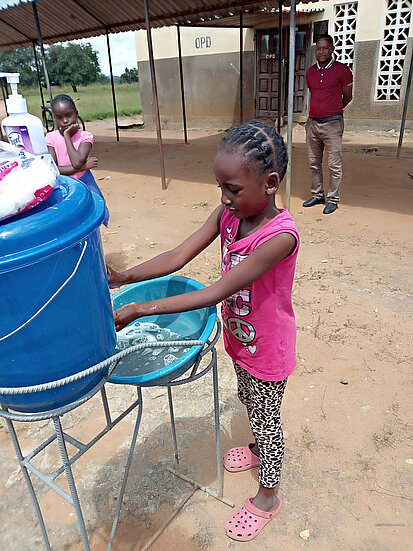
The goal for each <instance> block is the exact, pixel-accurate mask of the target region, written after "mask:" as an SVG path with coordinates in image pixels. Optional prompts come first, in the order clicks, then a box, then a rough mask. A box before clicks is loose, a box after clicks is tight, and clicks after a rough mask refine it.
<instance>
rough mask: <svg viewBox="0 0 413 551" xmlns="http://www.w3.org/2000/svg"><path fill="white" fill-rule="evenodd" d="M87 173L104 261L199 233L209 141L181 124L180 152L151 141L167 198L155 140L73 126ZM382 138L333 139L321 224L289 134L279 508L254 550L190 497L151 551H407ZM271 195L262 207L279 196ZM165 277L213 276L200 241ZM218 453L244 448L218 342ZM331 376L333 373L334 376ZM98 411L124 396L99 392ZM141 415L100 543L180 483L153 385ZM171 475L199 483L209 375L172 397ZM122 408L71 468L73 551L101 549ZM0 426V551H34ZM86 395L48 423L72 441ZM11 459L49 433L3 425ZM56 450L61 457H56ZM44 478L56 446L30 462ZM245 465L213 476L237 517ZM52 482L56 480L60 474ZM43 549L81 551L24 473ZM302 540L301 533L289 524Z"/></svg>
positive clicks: (404, 218) (392, 244)
mask: <svg viewBox="0 0 413 551" xmlns="http://www.w3.org/2000/svg"><path fill="white" fill-rule="evenodd" d="M88 129H89V130H91V131H92V132H94V134H95V138H96V147H95V153H96V155H97V156H98V158H99V169H98V170H96V171H95V176H96V178H97V179H99V184H100V185H101V187H102V189H103V191H104V193H105V195H106V198H107V202H108V205H109V208H110V212H111V219H110V224H109V227H108V228H107V229H106V228H103V229H102V236H103V243H104V250H105V254H106V258H107V261H108V263H109V264H111V265H112V266H113V267H115V268H117V269H123V268H126V267H128V266H131V265H133V264H134V263H138V262H140V261H143V260H146V259H148V258H150V257H151V256H153V255H154V254H157V253H160V252H162V251H164V250H167V249H168V248H170V247H172V246H174V245H175V244H177V243H179V242H180V241H181V240H182V239H184V238H185V236H187V235H188V234H189V233H191V232H193V231H194V230H196V229H197V228H199V226H200V224H202V222H203V221H204V220H205V219H206V217H207V216H208V214H209V213H210V212H211V211H212V210H213V209H214V207H215V206H216V204H217V203H218V202H219V190H218V189H217V187H216V184H215V182H214V177H213V175H212V160H213V158H214V155H215V152H216V149H217V145H218V143H219V141H220V139H221V138H222V135H223V134H222V133H219V132H217V133H214V132H212V131H211V132H204V131H191V132H190V134H189V137H190V143H189V145H185V144H184V143H183V140H182V137H181V135H180V134H178V133H173V132H164V138H165V157H166V173H167V178H168V189H167V190H166V191H162V189H161V184H160V178H159V174H160V169H159V158H158V153H157V147H156V136H155V135H154V133H152V132H148V131H145V130H138V129H131V130H122V131H121V141H120V142H119V143H116V141H115V140H114V131H113V128H112V122H111V121H100V122H97V123H94V124H89V125H88ZM396 145H397V137H396V136H395V132H394V131H393V132H392V131H391V129H390V131H388V132H373V131H346V133H345V139H344V180H343V187H342V202H341V203H340V207H339V209H338V211H337V212H335V213H334V214H332V215H329V216H325V215H323V214H322V207H321V206H320V207H318V206H317V207H313V208H310V209H303V208H302V206H301V205H302V202H303V200H305V199H308V198H309V196H310V195H309V171H308V167H307V157H306V149H305V143H304V131H303V129H302V127H297V128H295V130H294V149H293V178H292V198H291V209H290V210H291V213H292V215H293V216H294V218H295V221H296V223H297V226H298V229H299V231H300V234H301V238H302V245H301V251H300V254H299V258H298V265H297V272H296V278H295V286H294V304H295V312H296V317H297V327H298V346H297V369H296V371H295V373H294V374H293V375H292V376H291V377H290V380H289V382H288V385H287V390H286V394H285V398H284V403H283V427H284V431H285V437H286V455H285V461H284V469H283V477H282V484H281V486H280V495H281V497H282V499H283V501H284V506H283V508H282V510H281V512H280V514H279V516H278V517H277V519H275V520H273V521H272V522H271V523H270V524H269V525H268V526H267V527H266V528H265V530H264V531H263V532H262V534H261V535H259V536H258V537H257V538H256V539H255V540H254V541H252V542H250V543H244V544H243V543H238V542H234V541H232V540H229V539H228V538H227V537H226V535H225V533H224V528H223V526H224V522H225V520H226V518H227V517H228V516H229V515H230V514H232V513H233V511H234V510H233V509H231V508H230V507H228V506H227V505H225V504H223V503H221V502H219V501H217V500H215V499H214V498H212V497H210V496H207V495H206V494H205V493H203V492H201V491H197V492H196V493H195V494H194V495H193V497H192V498H191V499H190V500H189V501H188V502H187V504H186V505H185V507H184V508H183V509H182V510H181V511H180V513H179V514H178V515H177V516H176V517H175V519H174V520H173V521H172V522H171V524H170V525H169V526H168V528H167V529H166V530H165V531H164V532H163V534H162V535H161V536H160V537H159V539H158V540H157V541H156V542H155V543H154V544H153V546H152V547H151V550H152V551H166V550H168V551H178V550H182V549H183V550H188V551H201V550H211V551H222V550H224V549H237V550H240V551H241V550H243V549H247V548H248V549H250V550H257V551H258V550H259V551H281V550H283V551H296V550H298V549H307V550H308V551H315V550H317V551H324V550H325V551H336V550H337V551H338V550H344V551H399V550H400V551H401V550H408V549H413V544H412V541H413V529H412V519H413V489H412V488H413V431H412V429H413V418H412V407H411V403H412V397H413V393H412V387H413V375H412V365H413V347H412V336H411V335H412V310H413V299H412V288H413V285H412V236H413V216H412V205H413V180H412V179H411V178H410V177H409V174H408V173H409V172H410V173H412V174H413V136H412V135H406V138H405V144H404V148H403V153H402V157H401V159H399V160H397V159H396V158H395V151H396ZM284 189H285V188H284V186H283V187H282V189H281V192H280V196H279V198H278V206H279V207H283V206H284V204H285V191H284ZM181 274H183V275H186V276H190V277H193V278H195V279H197V280H199V281H201V282H202V283H204V284H206V285H208V284H211V283H213V282H214V281H215V280H216V279H217V277H218V274H219V246H218V243H215V244H213V245H212V246H210V247H209V249H208V250H207V251H205V252H204V253H203V254H201V255H200V256H199V257H198V258H197V259H195V260H194V261H193V262H191V264H190V265H188V266H187V267H186V268H185V269H183V270H182V271H181ZM218 361H219V378H220V407H221V424H222V446H223V450H225V449H227V448H228V447H230V446H234V445H243V444H246V443H248V442H249V441H250V440H251V436H250V433H249V429H248V422H247V419H246V416H245V414H244V411H243V408H242V407H241V405H240V404H239V402H238V401H237V397H236V389H235V378H234V374H233V372H232V367H231V363H230V361H229V360H228V358H227V357H226V355H225V353H224V351H223V347H222V343H221V342H220V343H219V345H218ZM343 379H344V380H345V381H347V383H346V384H343ZM106 386H107V389H108V394H109V398H110V404H111V408H112V410H113V411H114V412H115V413H116V412H117V411H120V410H121V409H122V408H124V407H125V404H126V405H127V404H129V403H130V402H131V399H132V397H133V396H134V395H135V394H134V389H133V388H130V387H126V386H125V387H123V386H116V385H111V384H107V385H106ZM143 393H144V413H143V418H142V427H141V430H140V433H139V437H138V442H137V447H136V453H135V457H134V462H133V465H132V470H131V474H130V477H129V483H128V487H127V490H126V495H125V503H124V507H123V509H122V514H121V518H120V523H119V528H118V531H117V534H116V538H115V542H114V546H113V549H114V550H116V551H138V550H140V549H142V548H143V547H144V545H145V543H146V542H148V541H149V540H150V538H151V537H152V536H153V535H154V534H155V532H156V531H157V530H158V529H159V527H160V526H161V525H162V523H163V522H164V520H165V519H166V518H167V517H168V516H169V515H170V514H171V513H172V511H173V509H174V508H175V507H176V506H177V505H178V504H179V503H180V501H181V500H182V499H184V498H185V497H187V496H188V495H189V494H190V492H191V486H190V485H189V484H187V483H186V482H183V481H181V480H180V479H178V478H175V477H174V476H173V475H172V474H170V472H168V471H167V467H170V466H173V450H172V440H171V435H170V426H169V417H168V402H167V394H166V390H165V389H163V388H160V387H154V388H147V389H143ZM174 399H175V415H176V419H177V431H178V441H179V446H180V453H181V466H180V469H181V470H182V472H184V473H186V474H187V475H188V476H190V477H192V478H194V479H196V480H198V481H200V482H201V483H203V484H205V485H211V486H213V487H216V486H217V480H216V468H215V459H214V458H215V439H214V422H213V415H212V411H213V410H212V407H213V402H212V387H211V375H210V374H208V375H206V376H205V377H204V378H202V379H200V380H199V381H198V382H196V383H192V384H191V385H184V386H183V387H182V388H177V389H176V390H174ZM134 421H135V414H131V415H129V416H128V417H127V418H126V419H125V420H123V421H122V422H121V423H120V424H119V425H118V426H117V427H116V428H114V429H112V430H111V431H110V432H109V434H108V435H106V436H105V437H104V438H103V439H102V440H101V441H100V442H99V443H98V444H96V445H95V447H93V448H92V449H91V450H89V452H87V453H86V454H85V455H84V456H83V458H82V459H81V460H80V461H78V462H77V463H75V466H74V473H75V477H76V481H77V485H78V490H79V494H80V499H81V502H82V506H83V509H84V513H85V517H86V523H87V529H88V533H89V537H90V543H91V549H92V550H93V551H101V550H104V549H106V544H107V540H108V537H109V534H110V529H111V524H112V519H113V516H114V512H115V507H116V500H117V496H118V495H119V490H120V479H121V476H122V473H123V469H124V464H125V460H126V455H127V451H128V446H129V442H130V438H131V435H132V429H133V424H134ZM1 424H2V425H3V427H2V428H1V429H0V457H1V464H2V469H1V471H0V541H1V542H2V544H1V549H4V550H6V549H7V550H13V551H31V550H36V549H43V544H42V539H41V533H40V529H39V527H38V526H37V523H36V520H35V518H34V513H33V509H32V505H31V502H30V499H29V496H28V493H27V491H26V488H25V484H24V480H23V478H22V476H21V474H20V472H19V469H18V465H17V461H16V459H15V456H14V451H13V447H12V444H11V441H10V437H9V435H8V434H7V431H6V428H5V426H4V425H5V423H4V422H3V421H2V422H1ZM103 424H104V417H103V410H102V408H101V406H100V401H99V399H98V397H95V398H93V399H91V400H90V401H89V402H87V403H86V404H85V405H83V406H81V407H80V408H78V409H77V410H75V411H74V412H72V413H70V414H67V415H65V416H64V417H63V426H64V428H65V430H66V431H67V432H68V433H69V434H71V435H72V436H75V437H76V438H79V439H80V440H82V441H87V439H88V438H91V437H92V436H94V434H96V431H97V430H99V429H100V428H102V427H103ZM17 428H18V433H19V436H20V438H21V441H22V446H23V452H24V453H28V452H29V451H30V450H31V449H33V447H35V446H36V445H38V444H39V443H40V441H42V439H44V438H45V437H46V436H47V435H49V434H50V433H51V426H50V422H41V423H30V424H18V425H17ZM69 452H70V453H73V450H72V449H69ZM37 464H38V466H39V467H40V468H43V469H44V470H46V471H48V472H50V471H52V470H53V469H54V468H56V466H57V465H58V464H59V463H58V452H57V449H54V448H52V447H50V449H49V448H48V449H47V450H46V451H45V452H43V453H42V454H41V455H40V456H39V457H38V462H37ZM256 480H257V472H256V470H254V471H247V472H244V473H238V474H230V473H226V472H225V474H224V495H225V497H226V498H228V499H229V500H231V501H233V502H235V505H236V508H237V509H238V508H239V507H240V506H241V505H242V504H243V502H244V501H245V499H246V498H247V497H249V496H252V495H255V494H254V492H255V491H256V487H257V482H256ZM58 481H59V483H60V484H61V485H62V486H63V487H65V482H64V481H63V477H59V479H58ZM34 485H35V488H36V490H37V491H38V492H39V496H40V505H41V507H42V510H43V512H44V515H45V518H46V522H47V526H48V529H49V533H50V539H51V543H52V547H53V549H56V550H59V551H79V550H81V549H83V547H82V544H81V540H80V537H79V532H78V529H77V525H76V521H75V514H74V510H73V509H72V507H71V506H70V505H68V504H67V503H66V502H64V501H63V500H62V499H61V498H60V497H58V496H57V495H56V494H55V493H54V492H53V491H52V490H48V491H46V489H45V487H44V485H43V484H42V483H41V482H40V481H38V480H35V481H34ZM306 531H308V532H306Z"/></svg>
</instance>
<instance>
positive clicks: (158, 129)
mask: <svg viewBox="0 0 413 551" xmlns="http://www.w3.org/2000/svg"><path fill="white" fill-rule="evenodd" d="M144 7H145V22H146V37H147V41H148V51H149V65H150V69H151V80H152V94H153V108H154V111H155V121H156V134H157V137H158V147H159V154H160V161H161V178H162V189H166V177H165V159H164V154H163V144H162V132H161V120H160V117H159V103H158V90H157V87H156V76H155V62H154V58H153V46H152V34H151V20H150V17H149V5H148V0H144Z"/></svg>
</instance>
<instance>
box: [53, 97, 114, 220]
mask: <svg viewBox="0 0 413 551" xmlns="http://www.w3.org/2000/svg"><path fill="white" fill-rule="evenodd" d="M51 107H52V111H53V117H54V119H55V121H56V123H57V126H58V130H53V132H49V133H48V134H46V143H47V147H48V150H49V153H50V154H51V155H52V157H53V159H54V161H55V163H56V164H57V167H58V169H59V172H60V174H63V175H65V176H73V178H77V179H78V180H80V181H81V182H83V183H84V184H86V186H87V187H88V188H89V189H90V190H91V191H94V192H95V193H97V194H98V195H100V196H101V197H102V199H104V197H103V194H102V192H101V190H100V188H99V186H98V185H97V183H96V180H95V178H94V177H93V174H92V172H91V170H90V169H91V168H96V167H97V165H98V160H97V158H96V157H89V154H90V151H91V149H92V146H93V134H91V133H90V132H86V131H85V130H80V128H79V126H78V125H77V118H78V115H79V114H78V111H77V109H76V106H75V102H74V101H73V100H72V98H71V97H70V96H67V95H66V94H60V95H58V96H56V97H55V98H54V99H53V100H52V104H51ZM108 221H109V210H108V209H107V207H106V209H105V219H104V221H103V223H104V224H105V226H107V225H108Z"/></svg>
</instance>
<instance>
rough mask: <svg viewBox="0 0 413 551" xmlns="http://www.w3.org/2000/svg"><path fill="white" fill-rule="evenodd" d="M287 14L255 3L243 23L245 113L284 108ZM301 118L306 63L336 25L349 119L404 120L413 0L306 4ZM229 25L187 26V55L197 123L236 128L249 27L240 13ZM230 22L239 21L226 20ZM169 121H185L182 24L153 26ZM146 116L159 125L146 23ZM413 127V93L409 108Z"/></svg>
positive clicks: (300, 12) (297, 111)
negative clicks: (350, 84) (348, 83)
mask: <svg viewBox="0 0 413 551" xmlns="http://www.w3.org/2000/svg"><path fill="white" fill-rule="evenodd" d="M278 18H279V15H278V13H276V12H268V11H267V12H255V13H254V14H249V16H248V18H245V19H246V21H245V23H244V25H245V28H244V29H243V33H242V36H243V118H244V120H248V119H249V118H252V117H258V118H264V119H266V120H275V119H276V118H277V116H278V107H279V100H278V73H279V71H278V67H279V63H278V51H279V47H278V42H279V28H278V20H279V19H278ZM296 23H297V26H296V32H297V36H296V59H295V91H294V117H295V120H297V121H300V120H305V118H306V116H307V112H308V91H307V87H306V82H305V72H306V70H307V68H308V67H309V66H310V65H311V64H312V63H314V41H315V38H316V37H317V35H318V34H322V33H324V32H328V33H329V34H331V35H332V36H333V37H334V40H335V44H336V51H335V54H336V59H338V60H339V61H341V62H343V63H346V64H347V65H349V66H350V68H351V69H352V70H353V73H354V99H353V101H352V103H351V104H350V105H349V106H348V107H347V108H346V119H347V120H348V122H350V123H351V122H353V123H357V124H360V123H364V124H368V125H372V126H382V125H383V121H385V122H386V124H388V125H394V124H397V123H398V121H400V119H401V116H402V110H403V102H404V97H405V92H406V85H407V79H408V72H409V65H410V59H411V57H412V50H413V16H412V0H357V1H340V0H319V1H317V2H312V3H309V4H308V3H307V4H298V5H297V18H296ZM221 25H222V26H221V27H215V26H214V27H207V26H205V27H190V26H188V27H181V28H180V32H181V44H182V62H183V74H184V82H185V100H186V111H187V121H188V126H189V127H190V128H191V127H192V128H194V127H198V128H200V127H201V128H207V127H214V128H227V127H228V126H230V125H231V124H233V123H236V122H238V121H239V116H240V107H239V96H240V88H239V87H240V53H239V49H240V31H239V29H238V28H235V26H237V25H238V18H237V17H236V16H235V17H229V18H226V20H225V22H221ZM224 25H232V27H230V26H225V27H224ZM152 36H153V45H154V56H155V60H156V63H155V67H156V77H157V82H158V93H159V105H160V114H161V123H162V125H163V127H164V128H181V127H182V105H181V88H180V76H179V75H180V74H179V59H178V42H177V29H176V28H175V27H168V28H162V29H155V30H153V31H152ZM288 41H289V11H288V9H285V13H283V27H282V41H281V42H282V47H281V71H282V72H281V75H282V78H281V83H282V89H281V100H280V106H281V109H280V113H281V116H282V117H284V116H285V115H286V109H287V101H286V100H287V74H288ZM136 49H137V57H138V66H139V75H140V86H141V94H142V108H143V116H144V121H145V125H146V126H147V127H151V126H153V124H154V123H153V120H152V91H151V84H150V73H149V62H148V59H149V56H148V50H147V45H146V34H145V31H137V32H136ZM407 126H408V127H412V126H413V100H412V101H411V102H410V106H409V109H408V113H407Z"/></svg>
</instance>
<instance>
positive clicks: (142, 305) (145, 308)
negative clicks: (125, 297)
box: [113, 302, 153, 331]
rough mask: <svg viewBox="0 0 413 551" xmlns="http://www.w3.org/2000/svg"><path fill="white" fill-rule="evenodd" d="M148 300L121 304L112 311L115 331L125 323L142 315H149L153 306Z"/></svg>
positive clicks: (124, 325)
mask: <svg viewBox="0 0 413 551" xmlns="http://www.w3.org/2000/svg"><path fill="white" fill-rule="evenodd" d="M150 304H151V303H148V302H131V303H130V304H126V306H122V308H119V310H115V312H113V319H114V320H115V328H116V331H120V330H121V329H123V328H124V327H126V325H128V324H129V323H131V322H132V321H134V320H136V319H138V318H142V317H143V316H150V315H151V313H152V312H151V310H152V309H153V307H151V306H150Z"/></svg>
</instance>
